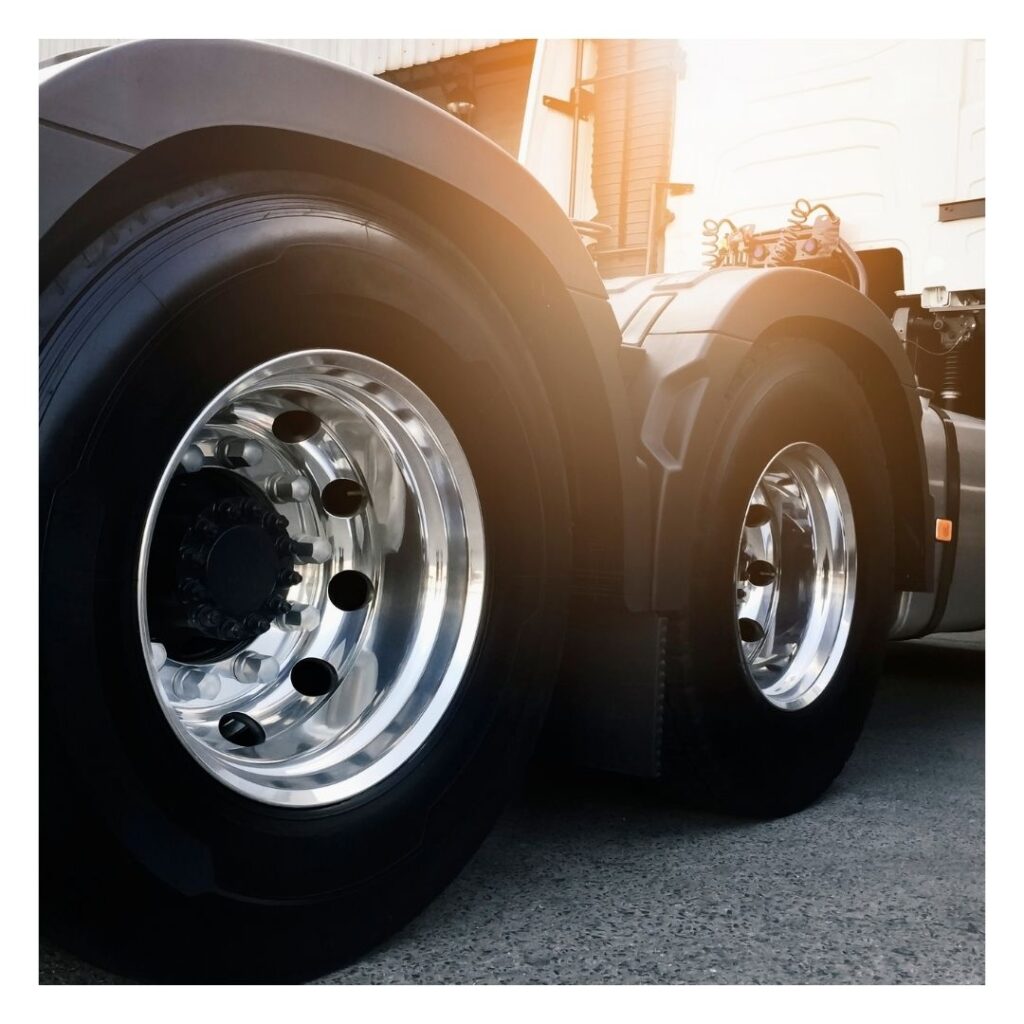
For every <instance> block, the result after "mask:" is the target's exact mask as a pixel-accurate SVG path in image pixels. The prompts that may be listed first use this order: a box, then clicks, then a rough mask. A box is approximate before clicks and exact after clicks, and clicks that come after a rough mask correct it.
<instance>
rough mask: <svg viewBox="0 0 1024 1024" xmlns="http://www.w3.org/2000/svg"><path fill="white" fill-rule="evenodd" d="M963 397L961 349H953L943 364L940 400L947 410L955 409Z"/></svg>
mask: <svg viewBox="0 0 1024 1024" xmlns="http://www.w3.org/2000/svg"><path fill="white" fill-rule="evenodd" d="M962 397H963V392H962V391H961V390H960V347H959V346H956V347H955V348H951V349H950V350H949V351H948V352H947V353H946V358H945V359H944V360H943V364H942V390H941V391H940V392H939V398H940V400H941V401H942V404H943V405H944V406H945V407H946V408H947V409H953V408H954V407H955V405H956V403H957V402H959V401H960V399H961V398H962Z"/></svg>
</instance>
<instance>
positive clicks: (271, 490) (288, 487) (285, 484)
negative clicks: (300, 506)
mask: <svg viewBox="0 0 1024 1024" xmlns="http://www.w3.org/2000/svg"><path fill="white" fill-rule="evenodd" d="M263 486H264V487H265V488H266V491H267V496H268V497H269V498H270V500H271V501H275V502H277V503H278V504H279V505H281V504H284V503H285V502H287V501H305V500H306V499H307V498H308V497H309V495H310V492H311V491H312V487H311V485H310V482H309V481H308V480H307V479H306V478H305V477H304V476H289V475H288V474H287V473H276V474H275V475H274V476H271V477H268V478H267V480H266V482H265V483H264V485H263Z"/></svg>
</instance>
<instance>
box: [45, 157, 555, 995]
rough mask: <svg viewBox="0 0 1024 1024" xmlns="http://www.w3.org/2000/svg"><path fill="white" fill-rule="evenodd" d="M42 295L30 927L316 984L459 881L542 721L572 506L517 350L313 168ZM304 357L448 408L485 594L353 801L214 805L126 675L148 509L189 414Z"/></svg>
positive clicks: (97, 947)
mask: <svg viewBox="0 0 1024 1024" xmlns="http://www.w3.org/2000/svg"><path fill="white" fill-rule="evenodd" d="M41 301H42V351H41V442H40V443H41V510H42V551H41V565H42V576H41V579H42V586H41V588H40V589H41V620H40V621H41V638H42V642H41V648H42V650H41V663H42V698H41V718H42V729H41V744H42V759H41V761H42V763H41V782H42V793H41V814H42V879H41V904H42V919H43V928H44V932H46V933H48V934H49V935H50V936H51V937H53V938H54V939H55V940H56V941H57V942H59V943H61V944H64V945H66V946H69V947H71V948H72V949H73V950H74V951H75V952H77V953H78V954H80V955H81V956H83V957H85V958H86V959H88V960H91V961H93V962H95V963H99V964H101V965H103V966H105V967H107V968H109V969H113V970H115V971H119V972H122V973H127V974H131V975H134V976H138V977H144V978H150V979H165V980H173V981H183V980H189V981H197V980H207V981H209V980H218V981H243V980H260V981H275V980H293V979H301V978H309V977H313V976H315V975H317V974H320V973H323V972H325V971H326V970H328V969H330V968H333V967H337V966H339V965H341V964H343V963H344V962H346V961H347V960H350V959H351V958H353V957H355V956H357V955H359V954H360V953H361V952H363V951H364V950H366V949H367V948H368V947H370V946H372V945H373V944H375V943H377V942H379V941H380V940H381V939H383V938H384V937H386V936H387V935H389V934H390V933H392V932H393V931H394V930H396V929H397V928H399V927H400V926H401V925H402V924H403V923H405V922H406V921H408V920H409V919H410V918H411V917H412V916H413V915H415V914H416V913H417V912H418V911H419V910H420V909H421V908H422V907H423V906H424V905H425V904H426V903H427V902H428V901H429V900H431V899H432V898H433V897H434V896H435V895H436V894H437V893H438V892H439V891H440V890H441V889H442V888H443V887H444V886H445V885H446V884H447V883H448V882H449V881H450V880H451V879H452V878H453V877H454V876H455V874H456V873H457V872H458V871H459V869H460V868H461V867H462V865H463V864H464V863H465V861H466V860H467V859H468V858H469V857H470V855H471V854H472V853H473V851H474V850H475V849H476V847H477V845H478V844H479V843H480V841H481V840H482V838H483V837H484V836H485V835H486V833H487V831H488V829H489V828H490V827H491V825H492V823H493V821H494V819H495V817H496V815H497V814H498V812H499V810H500V808H501V807H502V805H503V803H504V802H505V800H506V798H507V796H508V794H509V792H510V790H511V788H512V787H513V786H514V785H515V784H516V782H517V780H518V778H519V777H520V773H521V772H522V770H523V769H524V767H525V764H526V761H527V759H528V756H529V754H530V752H531V750H532V748H533V746H534V743H535V739H536V737H537V734H538V732H539V728H540V725H541V722H542V719H543V715H544V712H545V709H546V705H547V702H548V699H549V695H550V689H551V685H552V682H553V678H554V671H555V669H556V666H557V659H558V653H559V647H560V643H561V632H562V627H563V615H564V604H565V593H566V585H567V553H568V551H569V537H568V529H569V526H568V524H569V516H568V502H567V489H566V484H565V479H564V469H563V466H562V464H561V455H560V448H559V440H558V436H557V433H556V429H555V426H554V421H553V418H552V416H551V412H550V410H549V409H548V407H547V405H546V401H545V399H544V387H543V384H542V381H541V380H540V378H539V376H538V372H537V369H536V367H535V365H534V363H533V361H532V359H531V357H530V355H529V352H528V350H527V346H526V345H525V344H524V343H523V340H522V338H521V337H519V336H518V334H517V332H516V328H515V325H514V323H513V321H512V319H511V317H510V316H509V314H508V312H507V311H506V310H505V309H504V308H503V307H502V305H501V303H500V301H499V300H498V298H497V297H496V295H495V293H494V292H493V291H492V290H491V289H490V288H489V287H488V286H487V284H486V283H485V282H484V281H483V280H482V279H481V277H480V275H479V274H477V273H476V272H475V271H474V269H473V267H472V266H470V265H469V264H468V263H467V261H466V260H465V258H464V257H463V256H462V255H461V254H460V253H458V252H457V251H455V250H454V249H453V248H452V247H451V246H450V245H448V244H447V243H446V242H445V240H444V239H443V238H441V237H440V236H439V235H438V234H437V233H436V232H435V231H433V230H432V229H431V228H429V227H428V226H427V225H425V224H424V223H422V222H420V221H418V220H416V219H415V218H413V217H412V216H410V215H409V214H407V213H405V212H404V211H403V210H402V209H400V208H398V207H396V206H395V205H394V204H392V203H390V202H388V201H385V200H384V199H382V198H380V197H377V196H374V195H371V194H368V193H365V192H362V191H357V190H354V189H351V188H348V187H345V186H341V185H339V184H338V183H336V182H333V181H330V180H328V179H323V178H319V177H314V176H309V175H297V174H287V175H285V174H269V173H268V174H250V175H231V176H226V177H223V178H220V179H216V180H211V181H208V182H205V183H203V184H201V185H199V186H196V187H194V188H191V189H189V190H188V191H187V192H184V193H181V194H177V195H174V196H171V197H168V198H166V199H164V200H161V201H159V202H155V203H152V204H151V205H149V206H148V207H147V208H145V209H143V210H140V211H138V213H137V215H135V216H134V217H132V218H131V219H130V220H128V221H127V222H125V223H122V224H119V225H118V226H116V227H115V228H113V229H112V230H111V231H109V232H108V233H107V234H106V235H104V236H103V237H102V238H100V239H98V240H96V241H95V242H94V243H93V244H91V245H90V246H88V248H87V249H86V250H85V251H84V252H83V253H82V254H81V255H80V256H79V257H78V258H77V259H76V260H74V261H73V262H72V263H71V264H70V265H69V266H68V267H67V268H66V269H65V270H64V271H63V272H62V273H61V274H60V275H59V276H58V277H57V278H56V279H55V280H54V281H52V282H50V283H49V285H48V287H46V289H45V292H44V294H43V296H42V300H41ZM308 348H339V349H348V350H351V351H356V352H361V353H363V354H366V355H370V356H373V357H375V358H377V359H379V360H381V361H383V362H386V363H388V364H389V365H390V366H392V367H394V368H395V369H397V370H399V371H400V372H401V373H403V374H405V375H406V376H407V377H408V378H410V379H411V380H412V381H413V382H414V383H415V384H417V385H418V386H419V387H420V388H421V389H422V390H423V391H425V392H426V394H427V395H428V396H429V397H430V398H431V399H432V401H433V402H434V403H435V404H436V405H437V406H438V408H439V409H440V410H441V412H442V413H443V414H444V415H445V417H446V418H447V420H448V422H449V424H450V425H451V426H452V428H453V429H454V431H455V433H456V435H457V437H458V438H459V441H460V443H461V445H462V448H463V449H464V451H465V453H466V456H467V458H468V460H469V463H470V466H471V468H472V471H473V474H474V476H475V481H476V487H477V490H478V492H479V495H480V502H481V507H482V511H483V519H484V528H485V534H486V542H487V560H488V561H487V565H488V572H487V580H488V586H487V590H486V594H485V604H484V613H483V618H482V620H481V621H482V625H481V627H480V631H479V634H478V638H477V643H476V647H475V649H474V653H473V655H472V658H471V661H470V663H469V667H468V669H467V671H466V673H465V676H464V677H463V680H462V683H461V685H460V687H459V690H458V693H457V695H456V698H455V700H454V701H453V703H452V704H451V706H450V707H449V708H448V709H447V711H446V713H445V716H444V717H443V718H442V720H441V722H440V724H439V725H438V726H437V727H436V728H435V729H434V731H433V732H432V733H431V735H430V737H429V739H428V740H427V742H426V743H425V744H424V745H423V747H422V748H420V749H419V750H418V751H417V753H416V754H414V755H413V757H412V758H411V760H409V761H408V762H407V763H405V764H404V765H403V766H402V767H401V768H400V769H399V770H398V771H397V772H395V773H394V774H393V775H391V776H389V777H388V778H387V779H385V780H384V781H383V782H381V783H379V784H378V785H376V786H375V787H373V788H371V789H369V790H367V791H365V792H364V793H362V794H360V795H359V796H358V797H354V798H352V799H351V800H349V801H345V802H342V803H338V804H333V805H329V806H324V807H319V808H317V809H311V810H298V809H291V808H282V807H275V806H272V805H270V804H265V803H259V802H256V801H254V800H250V799H247V798H245V797H243V796H240V795H239V794H238V793H236V792H234V791H232V790H229V789H228V788H227V787H226V786H224V785H222V784H220V783H219V782H218V781H215V779H214V778H213V776H212V775H210V774H208V773H207V772H206V771H205V770H204V769H203V768H202V767H200V765H199V764H198V763H197V762H196V761H195V760H193V758H192V757H191V756H190V755H189V754H188V753H187V751H186V750H185V748H184V747H183V745H182V744H181V743H180V742H179V741H178V740H177V739H176V737H175V735H174V734H173V733H172V731H171V729H170V727H169V726H168V724H167V721H166V719H165V718H164V716H163V714H162V712H161V711H160V709H159V708H158V706H157V701H156V698H155V697H154V695H153V691H152V687H151V685H150V682H149V678H148V675H147V670H146V667H145V665H144V663H143V658H142V651H141V645H140V643H139V635H138V625H139V624H138V622H137V612H136V604H135V586H136V584H135V579H134V575H135V566H136V564H137V559H138V551H139V543H140V535H141V530H142V524H143V521H144V517H145V514H146V508H147V504H148V502H149V501H150V500H151V498H152V495H153V493H154V489H155V487H156V484H157V481H158V479H159V475H160V473H161V471H162V467H163V465H165V464H166V462H167V460H168V459H169V457H170V454H171V453H172V452H173V451H174V448H175V445H176V444H177V443H178V440H179V439H180V438H181V437H182V436H184V434H185V432H186V431H187V429H188V427H189V425H190V424H191V423H192V421H193V419H194V418H195V416H196V415H197V414H198V412H199V410H201V409H202V407H203V406H204V405H205V403H207V402H208V401H209V400H210V399H211V398H212V397H213V396H214V395H215V394H217V393H218V392H219V391H220V390H221V389H222V388H223V387H224V386H225V385H226V384H228V383H229V382H230V381H232V380H234V379H235V378H237V377H238V376H239V375H241V374H242V373H244V372H245V371H246V370H247V369H248V368H250V367H252V366H255V365H258V364H260V363H262V362H263V361H265V360H267V359H270V358H272V357H274V356H277V355H280V354H283V353H286V352H289V351H294V350H297V349H308Z"/></svg>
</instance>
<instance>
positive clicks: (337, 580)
mask: <svg viewBox="0 0 1024 1024" xmlns="http://www.w3.org/2000/svg"><path fill="white" fill-rule="evenodd" d="M372 594H373V584H372V583H371V582H370V580H369V578H368V577H367V576H364V575H363V573H361V572H356V571H355V570H354V569H346V570H345V571H344V572H339V573H337V574H336V575H335V576H332V577H331V582H330V583H328V584H327V596H328V598H330V601H331V604H333V605H334V607H335V608H340V609H341V610H342V611H343V612H354V611H356V610H357V609H359V608H363V607H365V606H366V605H367V604H368V603H369V600H370V596H371V595H372Z"/></svg>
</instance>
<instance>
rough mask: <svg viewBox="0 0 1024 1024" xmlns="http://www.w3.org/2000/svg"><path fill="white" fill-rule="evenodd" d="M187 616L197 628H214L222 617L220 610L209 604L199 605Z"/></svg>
mask: <svg viewBox="0 0 1024 1024" xmlns="http://www.w3.org/2000/svg"><path fill="white" fill-rule="evenodd" d="M189 617H190V618H191V619H192V620H193V624H194V625H195V626H197V627H198V628H199V629H216V628H217V627H218V626H219V625H220V623H221V618H222V616H221V614H220V612H219V611H217V609H216V608H214V607H213V605H209V604H204V605H200V606H199V607H198V608H197V609H196V610H195V611H194V612H193V613H192V614H191V616H189Z"/></svg>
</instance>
